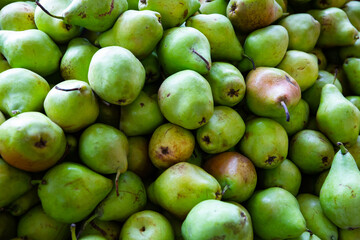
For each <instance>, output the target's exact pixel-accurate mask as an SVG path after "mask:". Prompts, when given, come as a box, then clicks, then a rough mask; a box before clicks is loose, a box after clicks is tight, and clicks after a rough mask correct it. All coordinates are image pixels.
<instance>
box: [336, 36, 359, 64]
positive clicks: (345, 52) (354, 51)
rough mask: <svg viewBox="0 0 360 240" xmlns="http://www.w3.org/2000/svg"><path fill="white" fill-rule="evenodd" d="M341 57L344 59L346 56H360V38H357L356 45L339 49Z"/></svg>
mask: <svg viewBox="0 0 360 240" xmlns="http://www.w3.org/2000/svg"><path fill="white" fill-rule="evenodd" d="M339 57H340V58H341V60H342V61H344V60H345V59H346V58H353V57H354V58H360V39H357V40H356V42H355V43H354V45H349V46H345V47H341V48H340V49H339Z"/></svg>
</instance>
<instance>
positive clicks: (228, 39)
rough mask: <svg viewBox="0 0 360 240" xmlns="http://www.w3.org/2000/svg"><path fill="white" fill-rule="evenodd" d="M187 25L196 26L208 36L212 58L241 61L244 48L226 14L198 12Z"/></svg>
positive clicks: (215, 59)
mask: <svg viewBox="0 0 360 240" xmlns="http://www.w3.org/2000/svg"><path fill="white" fill-rule="evenodd" d="M186 26H187V27H193V28H196V29H197V30H199V31H200V32H202V33H203V34H204V35H205V36H206V38H207V39H208V40H209V43H210V48H211V59H212V60H214V61H219V60H223V61H240V60H241V59H242V58H243V54H244V50H243V48H242V46H241V43H240V42H239V40H238V38H237V37H236V34H235V31H234V28H233V26H232V25H231V22H230V20H229V19H228V18H227V17H226V16H224V15H221V14H198V15H195V16H193V17H190V18H189V19H188V20H187V21H186Z"/></svg>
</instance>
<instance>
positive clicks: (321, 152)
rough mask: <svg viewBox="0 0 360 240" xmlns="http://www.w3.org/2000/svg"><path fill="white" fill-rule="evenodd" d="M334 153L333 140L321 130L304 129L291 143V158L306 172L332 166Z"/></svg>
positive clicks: (319, 170) (318, 170) (310, 172)
mask: <svg viewBox="0 0 360 240" xmlns="http://www.w3.org/2000/svg"><path fill="white" fill-rule="evenodd" d="M334 155H335V152H334V148H333V146H332V144H331V142H330V141H329V140H328V139H327V137H326V136H325V135H324V134H322V133H321V132H319V131H314V130H302V131H300V132H298V133H297V134H295V135H294V136H293V137H292V138H291V140H290V143H289V158H290V159H291V160H292V161H293V162H294V163H295V164H296V165H297V166H298V167H299V169H300V170H301V172H303V173H306V174H314V173H320V172H322V171H323V170H326V169H328V168H330V166H331V163H332V160H333V158H334Z"/></svg>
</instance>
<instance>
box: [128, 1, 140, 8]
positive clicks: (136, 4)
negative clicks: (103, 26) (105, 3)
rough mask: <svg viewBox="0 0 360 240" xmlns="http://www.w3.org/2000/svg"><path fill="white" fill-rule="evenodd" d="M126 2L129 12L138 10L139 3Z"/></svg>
mask: <svg viewBox="0 0 360 240" xmlns="http://www.w3.org/2000/svg"><path fill="white" fill-rule="evenodd" d="M127 2H128V9H131V10H139V6H138V5H139V1H138V0H127Z"/></svg>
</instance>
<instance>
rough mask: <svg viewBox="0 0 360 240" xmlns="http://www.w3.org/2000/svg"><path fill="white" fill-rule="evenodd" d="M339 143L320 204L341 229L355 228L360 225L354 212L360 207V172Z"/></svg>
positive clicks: (358, 218) (359, 220)
mask: <svg viewBox="0 0 360 240" xmlns="http://www.w3.org/2000/svg"><path fill="white" fill-rule="evenodd" d="M344 124H346V123H344ZM338 145H339V146H340V150H339V151H338V152H337V153H336V155H335V157H334V160H333V163H332V165H331V168H330V172H329V175H328V176H327V177H326V179H325V182H324V184H323V186H322V187H321V191H320V204H321V208H322V209H323V211H324V214H325V215H326V217H328V218H329V219H330V221H331V222H333V223H334V224H335V225H336V226H338V227H339V228H341V229H355V228H359V227H360V217H359V216H358V215H356V214H354V213H356V212H357V211H359V207H360V204H359V202H360V197H359V196H360V187H359V185H358V182H359V181H360V172H359V169H358V168H357V165H356V162H355V160H354V158H353V157H352V156H351V154H350V153H349V152H348V151H347V150H346V148H345V147H344V145H343V144H342V143H338ZM344 176H346V177H344Z"/></svg>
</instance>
